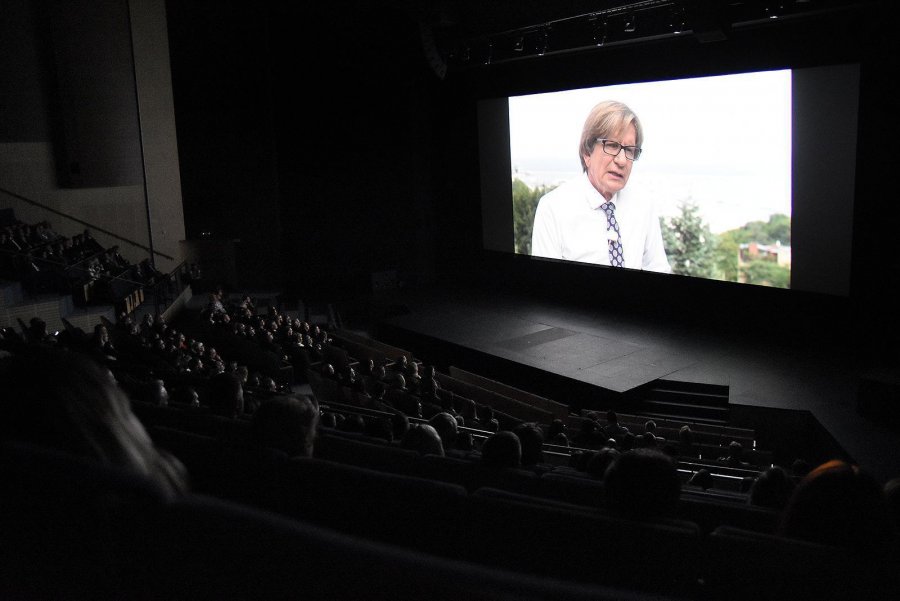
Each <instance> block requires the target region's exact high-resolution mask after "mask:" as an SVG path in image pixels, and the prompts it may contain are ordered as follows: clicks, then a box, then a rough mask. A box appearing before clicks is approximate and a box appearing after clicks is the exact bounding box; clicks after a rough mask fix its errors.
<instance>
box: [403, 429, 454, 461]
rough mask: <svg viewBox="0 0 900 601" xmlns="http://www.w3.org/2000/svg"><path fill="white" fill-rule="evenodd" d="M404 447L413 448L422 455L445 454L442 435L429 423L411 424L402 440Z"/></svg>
mask: <svg viewBox="0 0 900 601" xmlns="http://www.w3.org/2000/svg"><path fill="white" fill-rule="evenodd" d="M400 446H401V447H402V448H404V449H411V450H413V451H416V452H418V453H419V454H420V455H441V456H443V455H444V445H443V444H441V435H440V434H438V431H437V430H435V429H434V427H433V426H429V425H428V424H411V425H410V427H409V430H407V431H406V434H405V435H404V436H403V438H402V439H401V441H400Z"/></svg>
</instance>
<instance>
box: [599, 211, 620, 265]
mask: <svg viewBox="0 0 900 601" xmlns="http://www.w3.org/2000/svg"><path fill="white" fill-rule="evenodd" d="M600 208H601V209H603V210H604V211H605V212H606V221H607V224H608V225H607V226H606V230H607V232H610V231H612V232H615V236H608V237H609V238H610V241H609V264H610V265H612V266H613V267H622V266H623V265H624V264H625V257H624V255H623V254H622V237H621V236H620V235H619V222H618V221H617V220H616V205H615V204H613V203H611V202H604V203H603V204H602V205H600ZM612 238H615V239H614V240H613V239H612Z"/></svg>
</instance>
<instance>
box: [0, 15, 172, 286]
mask: <svg viewBox="0 0 900 601" xmlns="http://www.w3.org/2000/svg"><path fill="white" fill-rule="evenodd" d="M132 58H133V62H132ZM172 102H173V101H172V87H171V78H170V73H169V52H168V43H167V31H166V22H165V5H164V0H131V1H130V2H126V1H125V0H104V2H88V1H87V0H79V1H78V2H69V1H66V2H62V1H61V0H53V1H50V0H8V1H4V2H3V5H2V10H0V188H2V189H3V190H6V191H8V192H9V194H7V193H3V192H2V191H0V207H3V208H11V209H13V211H14V212H15V216H16V218H18V219H20V220H22V221H25V222H28V223H36V222H38V221H42V220H48V221H49V222H50V224H51V226H52V227H53V228H54V229H55V230H56V231H58V232H59V233H61V234H63V235H66V236H72V235H74V234H77V233H80V232H82V231H83V230H84V229H85V227H91V228H92V229H93V233H94V236H95V237H96V239H97V240H98V241H99V242H100V243H101V244H103V245H104V246H107V247H109V246H113V245H118V246H119V247H120V251H121V252H122V254H123V255H124V256H125V257H126V258H128V259H129V260H131V261H133V262H138V261H140V260H143V259H145V258H147V257H148V252H147V251H146V250H145V248H146V247H149V246H151V245H152V246H153V249H154V250H155V251H156V252H157V253H164V254H165V255H166V257H164V256H162V255H157V257H156V266H157V268H158V269H160V270H162V271H169V270H171V269H173V268H174V267H175V266H176V265H177V264H178V262H179V260H178V255H179V249H178V245H179V241H180V240H182V239H183V238H184V220H183V217H182V198H181V182H180V169H179V165H178V152H177V139H176V135H175V123H174V118H173V108H172ZM138 105H139V108H140V136H141V139H140V140H138V139H137V138H136V137H137V136H138V127H137V125H138V124H137V123H136V119H137V108H138ZM141 154H142V157H141V156H137V155H141ZM125 155H128V156H127V158H125ZM141 158H143V164H141V163H140V159H141ZM136 161H137V162H136ZM73 165H77V166H78V167H79V169H78V170H77V171H78V172H77V173H75V172H73V171H72V170H71V167H72V166H73ZM76 175H77V177H74V176H76ZM23 198H24V199H29V200H32V201H35V202H37V203H40V204H41V205H44V207H48V208H49V210H48V208H44V207H39V206H36V205H34V204H32V203H29V202H27V200H22V199H23ZM148 214H149V223H150V227H148ZM66 216H71V217H72V218H74V219H70V218H68V217H66ZM82 222H86V223H87V224H89V225H88V226H86V225H85V223H82ZM100 230H108V231H110V232H113V233H115V234H117V235H118V236H120V237H121V238H124V239H125V240H122V239H120V238H116V237H113V236H106V235H104V234H103V233H102V232H101V231H100ZM151 235H152V238H151ZM129 241H131V242H129ZM151 242H152V244H151ZM167 257H172V259H171V260H170V259H168V258H167Z"/></svg>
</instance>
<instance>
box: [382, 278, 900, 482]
mask: <svg viewBox="0 0 900 601" xmlns="http://www.w3.org/2000/svg"><path fill="white" fill-rule="evenodd" d="M382 306H383V307H384V308H387V309H388V311H386V312H385V316H384V317H382V318H381V319H380V320H379V321H378V323H377V324H375V326H374V328H373V329H374V332H373V333H374V334H375V335H376V336H377V337H378V338H379V339H380V340H383V341H384V342H386V343H388V344H394V345H396V346H401V347H404V348H407V349H408V350H410V351H412V352H413V353H414V354H416V356H417V358H418V359H420V360H422V361H424V362H425V363H426V364H428V363H431V364H434V365H436V366H437V367H439V368H444V369H446V368H447V366H448V365H447V364H455V365H456V366H457V367H461V368H463V369H468V370H470V371H475V372H477V373H480V374H482V375H485V376H488V377H492V378H495V379H497V380H500V381H504V382H505V383H507V384H511V385H514V386H518V387H520V388H526V389H529V391H530V392H534V393H537V394H541V395H543V396H546V397H548V398H551V399H552V400H555V401H559V402H564V403H567V404H569V405H570V406H572V407H574V408H604V407H607V406H610V405H612V406H614V407H616V408H618V409H619V410H623V411H626V410H628V409H629V407H628V405H627V403H628V402H629V399H630V396H629V395H630V393H631V392H633V391H635V390H640V389H641V388H642V387H646V386H652V385H653V383H654V382H656V381H658V380H660V379H662V380H663V381H676V382H683V383H689V384H697V385H716V386H719V387H726V389H727V395H728V405H729V406H730V408H731V416H732V420H731V421H732V422H738V423H733V425H739V426H750V427H754V428H756V429H757V432H758V435H759V436H760V438H761V439H762V440H763V441H765V442H766V443H768V444H771V445H773V446H778V445H781V444H787V445H788V448H796V447H791V446H790V445H789V444H788V443H789V442H790V441H791V440H801V439H802V440H807V441H809V442H810V444H815V445H817V446H818V447H819V448H820V449H824V451H823V452H824V453H826V455H829V456H843V457H844V458H846V459H849V460H852V461H855V462H857V463H859V464H860V465H861V466H863V467H865V468H866V469H868V470H870V471H871V472H872V474H873V475H874V476H875V477H877V478H879V479H880V480H882V481H886V480H887V479H889V478H892V477H896V476H900V435H898V433H897V432H896V431H895V430H894V429H890V428H887V427H885V426H883V425H881V424H880V423H879V422H876V421H875V420H872V419H870V418H866V417H862V416H861V415H860V413H859V412H858V411H857V406H856V401H857V393H858V390H859V385H860V378H861V376H862V375H863V374H865V373H866V371H867V370H868V369H869V367H870V366H867V365H864V364H860V363H861V362H860V361H857V360H855V359H854V357H852V356H849V357H848V356H847V355H848V354H849V355H852V354H853V353H846V349H845V348H843V347H842V346H841V344H840V343H838V342H835V345H834V346H833V347H832V346H830V345H828V344H823V343H821V342H818V341H817V342H816V343H815V344H811V345H807V346H809V347H811V348H804V347H802V346H798V345H797V344H796V340H794V341H788V342H789V344H779V343H778V342H777V341H765V340H762V341H761V340H759V337H755V338H753V339H751V337H749V336H747V337H743V336H739V335H735V334H734V333H729V334H723V333H722V331H721V330H720V331H719V332H715V331H704V328H700V327H697V326H696V324H695V325H693V326H685V325H679V324H674V323H655V322H654V320H652V319H649V318H647V317H638V316H635V315H625V314H622V313H621V312H615V311H612V310H607V309H602V310H601V309H598V310H586V309H583V308H573V307H571V306H567V305H561V304H555V303H553V302H547V301H537V300H534V299H532V298H520V297H516V296H514V295H511V294H509V293H487V292H484V291H483V290H470V289H464V288H452V289H437V288H433V289H425V290H409V291H403V292H398V293H396V294H395V295H393V296H391V297H389V298H384V299H382ZM670 321H671V320H670Z"/></svg>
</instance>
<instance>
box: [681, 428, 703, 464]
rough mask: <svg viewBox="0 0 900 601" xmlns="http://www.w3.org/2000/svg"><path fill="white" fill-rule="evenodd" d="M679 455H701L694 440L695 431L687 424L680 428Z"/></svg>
mask: <svg viewBox="0 0 900 601" xmlns="http://www.w3.org/2000/svg"><path fill="white" fill-rule="evenodd" d="M677 449H678V455H680V456H682V457H699V456H700V451H699V450H698V449H697V445H696V443H695V441H694V431H693V430H691V427H690V426H688V425H687V424H685V425H683V426H681V428H679V430H678V446H677Z"/></svg>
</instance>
